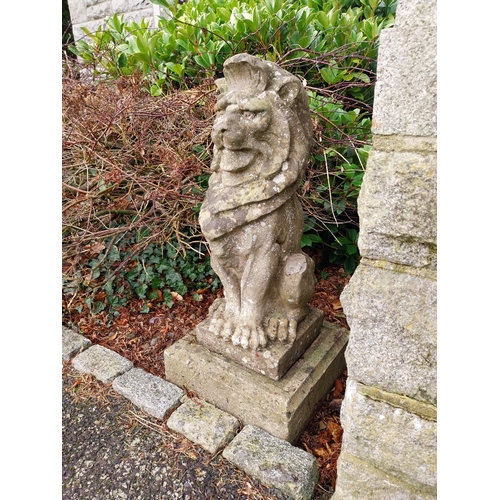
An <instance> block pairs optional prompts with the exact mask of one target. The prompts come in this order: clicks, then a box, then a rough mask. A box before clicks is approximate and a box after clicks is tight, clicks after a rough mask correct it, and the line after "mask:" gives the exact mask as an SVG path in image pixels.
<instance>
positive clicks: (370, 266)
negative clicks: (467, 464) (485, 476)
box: [333, 0, 437, 500]
mask: <svg viewBox="0 0 500 500" xmlns="http://www.w3.org/2000/svg"><path fill="white" fill-rule="evenodd" d="M435 18H436V0H399V1H398V5H397V12H396V16H395V19H396V24H395V26H394V27H393V28H389V29H386V30H383V31H382V33H381V36H380V46H379V54H378V61H377V83H376V86H375V101H374V109H373V121H372V132H373V133H374V136H373V149H372V150H371V151H370V155H369V158H368V164H367V171H366V175H365V177H364V179H363V185H362V188H361V193H360V196H359V198H358V208H359V210H358V212H359V216H360V236H359V240H358V246H359V249H360V253H361V256H362V260H361V265H360V266H358V268H357V269H356V271H355V273H354V275H353V277H352V278H351V280H350V282H349V285H348V286H347V287H346V288H345V289H344V292H343V293H342V296H341V301H342V305H343V308H344V312H345V313H346V318H347V321H348V322H349V325H350V327H351V333H350V340H349V346H348V348H347V351H346V359H347V366H348V371H349V379H348V390H347V392H346V397H345V399H344V403H343V406H342V413H341V421H342V425H343V427H344V434H343V442H342V450H341V453H340V458H339V461H338V469H337V483H336V492H335V495H334V497H333V498H334V499H335V500H361V499H363V500H364V499H368V498H369V499H375V500H393V499H394V500H430V499H435V498H436V495H437V491H436V455H437V453H436V422H435V417H436V414H437V406H436V404H437V403H436V402H437V386H436V378H437V374H436V358H437V355H436V330H437V328H436V316H437V314H436V267H437V259H436V250H437V241H436V227H437V221H436V213H437V210H436V109H437V105H436V80H437V78H436V75H437V64H436V31H437V30H436V19H435Z"/></svg>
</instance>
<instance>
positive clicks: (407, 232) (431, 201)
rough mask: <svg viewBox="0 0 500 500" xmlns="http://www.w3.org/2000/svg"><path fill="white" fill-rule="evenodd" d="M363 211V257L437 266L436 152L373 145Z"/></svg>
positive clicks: (360, 208) (361, 200)
mask: <svg viewBox="0 0 500 500" xmlns="http://www.w3.org/2000/svg"><path fill="white" fill-rule="evenodd" d="M358 212H359V216H360V220H362V224H360V232H359V240H358V246H359V250H360V253H361V255H362V256H363V257H367V258H369V259H374V260H376V259H384V260H387V261H390V262H393V263H396V264H403V265H407V266H414V267H420V268H422V267H427V268H432V269H436V266H437V256H436V246H437V179H436V154H435V153H434V154H433V153H426V154H422V153H418V152H410V153H407V152H385V151H377V150H372V151H371V152H370V155H369V158H368V164H367V167H366V173H365V177H364V179H363V185H362V187H361V191H360V194H359V197H358Z"/></svg>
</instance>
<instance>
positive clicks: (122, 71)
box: [73, 0, 396, 272]
mask: <svg viewBox="0 0 500 500" xmlns="http://www.w3.org/2000/svg"><path fill="white" fill-rule="evenodd" d="M152 2H153V3H156V4H158V5H160V6H162V7H163V8H165V9H167V10H168V12H169V13H168V14H165V17H163V18H161V19H160V22H159V27H158V29H156V30H152V29H149V26H148V24H147V23H146V22H145V21H142V22H141V23H136V22H131V23H124V22H123V20H122V18H120V17H119V16H117V15H115V16H113V17H111V18H109V19H108V20H107V21H106V25H105V26H103V27H101V28H100V29H99V30H98V31H96V32H94V33H90V32H88V31H87V32H86V33H87V35H88V36H87V37H86V38H87V39H84V40H80V41H77V42H76V43H75V45H74V47H73V51H74V52H75V54H77V55H78V56H79V57H80V58H81V59H82V60H84V61H86V62H87V63H88V64H89V65H90V66H91V67H92V69H93V71H94V74H95V75H96V76H98V77H99V78H100V79H102V78H106V77H110V78H116V77H118V76H123V75H125V76H127V75H136V74H137V73H140V74H141V75H142V77H143V79H144V81H145V82H146V84H147V89H148V91H149V93H150V94H151V95H153V96H160V95H163V94H166V93H169V92H170V91H171V90H172V89H182V88H192V87H194V86H197V85H199V84H201V83H204V84H206V82H207V80H209V81H213V79H214V78H218V77H221V76H222V66H223V63H224V61H225V60H226V59H227V58H228V57H230V56H231V55H234V54H237V53H240V52H248V53H251V54H253V55H258V56H261V57H262V58H265V59H268V60H271V61H274V62H276V63H278V64H279V65H280V66H282V67H283V68H285V69H287V70H288V71H290V72H291V73H293V74H295V75H297V76H298V77H299V78H301V79H302V81H303V83H304V85H305V87H306V89H307V91H308V94H309V98H310V107H311V111H312V114H313V121H314V126H315V134H314V145H313V149H312V154H311V162H310V164H309V166H308V169H307V173H306V177H305V180H304V184H303V188H302V191H301V193H300V196H301V198H302V202H303V206H304V209H305V212H306V231H305V234H304V237H303V240H302V244H303V246H305V247H307V246H309V247H313V248H322V249H323V253H324V254H325V260H327V261H330V262H336V263H339V264H343V265H344V267H345V270H346V271H347V272H353V271H354V269H355V267H356V264H357V262H358V261H359V252H357V245H356V241H357V231H358V217H357V197H358V194H359V189H360V186H361V183H362V179H363V174H364V170H365V166H366V159H367V156H368V152H369V150H370V143H371V111H372V102H373V91H374V83H375V76H376V57H377V50H378V37H379V34H380V31H381V30H382V29H383V28H385V27H388V26H390V25H391V24H392V23H393V21H394V13H395V10H396V0H385V1H383V0H327V1H323V0H291V1H288V2H284V1H283V0H261V1H259V0H246V1H240V0H188V1H187V2H186V3H183V4H179V3H178V2H177V1H174V0H152ZM197 147H198V149H197V153H198V155H199V158H200V159H203V161H204V162H205V164H206V165H207V167H208V166H209V164H210V160H211V144H210V143H209V142H208V141H207V142H205V143H203V144H199V145H198V146H197ZM199 189H200V190H201V191H203V189H204V187H203V185H201V184H200V186H199Z"/></svg>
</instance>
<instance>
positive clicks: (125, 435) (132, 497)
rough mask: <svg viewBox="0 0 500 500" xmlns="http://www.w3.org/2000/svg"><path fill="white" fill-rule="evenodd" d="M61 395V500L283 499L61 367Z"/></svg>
mask: <svg viewBox="0 0 500 500" xmlns="http://www.w3.org/2000/svg"><path fill="white" fill-rule="evenodd" d="M62 389H63V391H62V412H63V413H62V416H63V418H62V427H63V428H62V499H63V500H77V499H78V500H112V499H127V500H156V499H183V500H204V499H214V500H215V499H217V500H233V499H234V500H236V499H252V500H284V498H285V497H284V496H283V495H282V494H281V493H280V492H279V491H277V490H272V489H270V488H267V487H266V486H264V485H262V484H260V483H259V482H258V481H256V480H255V479H251V478H250V477H248V476H247V475H246V474H245V473H244V472H243V471H241V470H239V469H237V468H235V467H233V466H232V464H230V463H229V462H228V461H227V460H225V459H224V458H223V457H222V456H221V455H220V454H219V455H215V456H212V455H211V454H210V453H208V452H206V451H205V450H203V449H201V448H200V447H198V446H195V445H194V444H192V443H190V442H189V441H188V440H186V439H185V438H183V436H180V435H175V434H172V433H170V432H168V429H167V428H166V426H165V425H164V424H163V423H162V422H158V421H156V420H155V419H152V418H151V417H148V416H147V415H146V414H144V413H142V412H141V411H140V410H138V409H137V408H136V407H135V406H134V405H132V403H130V402H129V401H128V400H127V399H126V398H123V397H121V396H119V395H117V394H116V393H115V392H114V391H113V390H112V388H111V387H110V385H108V386H106V385H104V384H102V383H100V382H97V381H94V380H91V377H90V376H81V375H80V374H78V373H77V372H75V371H74V370H73V369H72V368H71V367H70V366H69V364H65V365H64V366H63V377H62Z"/></svg>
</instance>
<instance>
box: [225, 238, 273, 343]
mask: <svg viewBox="0 0 500 500" xmlns="http://www.w3.org/2000/svg"><path fill="white" fill-rule="evenodd" d="M279 254H280V247H279V245H278V244H277V243H271V244H270V245H268V246H261V247H260V248H258V249H257V250H256V251H254V252H253V253H252V254H250V255H249V256H248V260H247V262H246V265H245V269H244V272H243V276H242V279H241V307H240V316H239V324H238V325H237V327H236V329H235V332H234V334H233V336H232V338H231V340H232V342H233V344H235V345H241V347H243V348H244V349H247V348H248V347H250V348H251V349H252V350H254V351H255V350H257V349H258V348H259V347H262V348H264V347H266V346H267V343H268V334H267V329H268V322H269V317H268V310H269V304H270V303H271V302H272V298H271V297H270V296H269V292H270V291H271V289H272V286H271V285H272V283H273V282H274V281H275V280H276V278H277V277H276V274H277V270H278V265H279V258H280V256H279Z"/></svg>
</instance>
